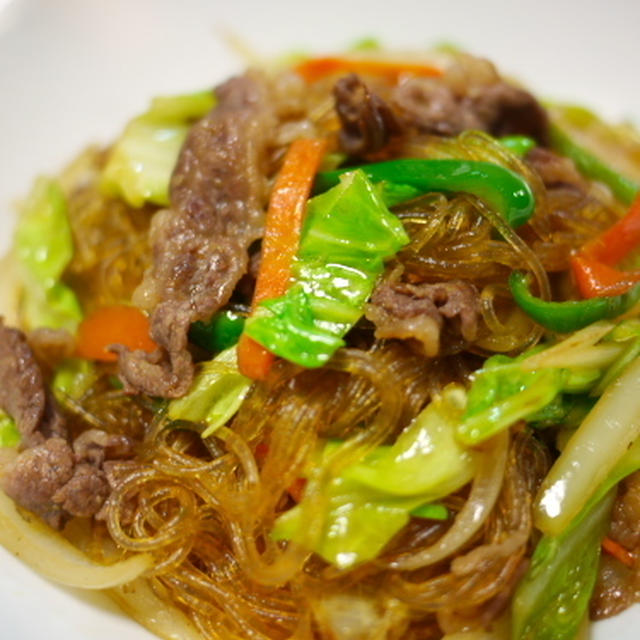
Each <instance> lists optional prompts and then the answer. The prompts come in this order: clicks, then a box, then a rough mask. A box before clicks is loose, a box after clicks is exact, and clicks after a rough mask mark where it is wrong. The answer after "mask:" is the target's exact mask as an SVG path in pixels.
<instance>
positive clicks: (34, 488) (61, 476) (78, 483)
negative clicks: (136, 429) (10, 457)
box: [3, 429, 133, 528]
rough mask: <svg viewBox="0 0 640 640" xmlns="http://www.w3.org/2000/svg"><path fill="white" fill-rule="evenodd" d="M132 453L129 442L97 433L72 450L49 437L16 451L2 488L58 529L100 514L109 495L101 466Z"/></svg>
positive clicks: (85, 435)
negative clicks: (76, 520) (73, 520)
mask: <svg viewBox="0 0 640 640" xmlns="http://www.w3.org/2000/svg"><path fill="white" fill-rule="evenodd" d="M132 454H133V442H132V441H131V439H130V438H128V437H126V436H123V435H116V434H109V433H106V432H105V431H101V430H99V429H90V430H88V431H85V432H84V433H82V434H81V435H80V436H78V438H76V440H75V442H74V443H73V448H72V447H70V446H69V444H68V443H67V441H66V440H64V439H63V438H59V437H56V436H54V437H51V438H49V439H48V440H45V441H44V442H43V443H42V444H38V445H36V446H34V447H32V448H30V449H27V450H26V451H23V452H22V453H20V454H19V455H18V457H17V458H16V459H15V460H14V462H13V463H12V465H11V466H10V468H9V469H8V470H7V474H6V477H5V478H4V480H3V487H4V490H5V491H6V492H7V495H9V496H11V497H12V498H13V499H14V500H15V501H16V502H17V503H18V504H20V505H22V506H23V507H25V508H26V509H28V510H29V511H33V513H36V514H38V515H39V516H40V517H42V518H43V519H44V520H45V521H46V522H48V523H49V524H50V525H51V526H52V527H55V528H61V527H62V526H63V525H64V523H65V522H66V521H67V520H68V519H69V517H70V516H79V517H89V516H92V515H94V514H96V513H97V512H98V511H100V509H101V508H102V505H103V504H104V502H105V500H106V499H107V497H108V496H109V493H110V491H111V489H110V486H109V482H108V480H107V476H106V474H105V472H104V471H103V470H102V465H103V463H104V462H105V460H114V459H116V458H117V459H122V458H129V457H131V455H132Z"/></svg>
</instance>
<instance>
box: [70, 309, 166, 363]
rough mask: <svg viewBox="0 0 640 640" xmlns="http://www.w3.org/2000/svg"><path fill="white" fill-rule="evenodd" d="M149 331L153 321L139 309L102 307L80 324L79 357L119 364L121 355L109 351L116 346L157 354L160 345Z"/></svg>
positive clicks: (77, 352) (77, 351)
mask: <svg viewBox="0 0 640 640" xmlns="http://www.w3.org/2000/svg"><path fill="white" fill-rule="evenodd" d="M149 330H150V326H149V319H148V318H147V316H146V315H145V314H144V313H143V312H142V311H140V309H138V308H136V307H128V306H125V305H113V306H110V307H101V308H99V309H97V310H96V311H94V312H93V313H91V314H90V315H88V316H87V317H86V318H85V319H84V320H83V321H82V322H81V323H80V326H79V327H78V341H77V347H76V354H77V355H78V356H79V357H81V358H88V359H89V360H101V361H103V362H115V361H116V360H117V359H118V356H117V354H115V353H113V352H111V351H109V350H108V347H109V346H110V345H112V344H122V345H125V346H126V347H128V348H129V349H131V350H135V349H142V350H143V351H147V352H151V351H155V350H156V349H157V348H158V345H157V344H156V343H155V342H154V341H153V340H152V339H151V337H150V336H149Z"/></svg>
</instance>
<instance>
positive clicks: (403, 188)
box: [376, 180, 423, 207]
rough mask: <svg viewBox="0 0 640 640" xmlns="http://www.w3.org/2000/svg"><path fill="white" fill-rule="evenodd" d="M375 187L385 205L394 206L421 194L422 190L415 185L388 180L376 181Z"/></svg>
mask: <svg viewBox="0 0 640 640" xmlns="http://www.w3.org/2000/svg"><path fill="white" fill-rule="evenodd" d="M376 187H377V188H378V193H379V194H380V197H381V198H382V201H383V202H384V203H385V204H386V205H387V207H395V206H396V205H398V204H402V203H403V202H408V201H409V200H413V199H415V198H418V197H420V196H421V195H423V192H422V191H421V190H420V189H417V188H416V187H412V186H411V185H408V184H398V183H396V182H389V181H388V180H383V181H382V182H378V183H376Z"/></svg>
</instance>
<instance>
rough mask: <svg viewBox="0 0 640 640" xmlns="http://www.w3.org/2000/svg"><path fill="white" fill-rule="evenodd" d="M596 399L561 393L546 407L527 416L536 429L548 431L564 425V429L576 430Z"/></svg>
mask: <svg viewBox="0 0 640 640" xmlns="http://www.w3.org/2000/svg"><path fill="white" fill-rule="evenodd" d="M595 402H596V401H595V398H590V397H588V396H583V395H570V394H566V393H561V394H559V395H557V396H556V398H555V399H554V400H553V401H552V402H550V403H549V404H548V405H547V406H546V407H543V408H542V409H540V410H539V411H536V412H535V413H533V414H531V415H529V416H527V422H528V423H529V424H530V425H531V426H532V427H533V428H534V429H546V428H548V427H555V426H558V425H562V427H563V428H564V429H575V428H577V427H579V426H580V423H581V422H582V421H583V420H584V419H585V418H586V417H587V414H588V413H589V411H591V409H593V405H594V404H595Z"/></svg>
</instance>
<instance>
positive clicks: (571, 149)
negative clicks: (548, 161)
mask: <svg viewBox="0 0 640 640" xmlns="http://www.w3.org/2000/svg"><path fill="white" fill-rule="evenodd" d="M549 133H550V136H551V146H552V147H553V148H554V149H555V150H556V151H559V152H560V153H561V154H562V155H564V156H567V157H568V158H571V160H573V162H574V163H575V165H576V167H578V169H579V170H580V171H581V172H582V173H583V174H584V175H585V176H587V178H591V179H592V180H598V181H600V182H604V183H605V184H606V185H607V186H608V187H609V188H610V189H611V191H613V194H614V195H615V196H616V198H618V199H619V200H621V201H622V202H624V203H625V204H631V203H632V202H633V199H634V198H635V197H636V194H637V193H638V191H640V185H638V184H637V183H635V182H633V181H632V180H629V178H626V177H625V176H623V175H621V174H619V173H618V172H617V171H614V170H613V169H612V168H611V167H610V166H609V165H607V164H606V163H604V162H603V161H602V160H600V158H598V157H597V156H595V155H593V154H592V153H591V152H590V151H587V150H586V149H585V148H584V147H581V146H580V145H578V144H576V143H575V142H574V141H573V140H572V139H571V138H570V137H569V136H568V135H567V134H566V133H565V132H564V131H562V129H560V128H559V127H557V126H556V125H552V126H551V128H550V130H549Z"/></svg>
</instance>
